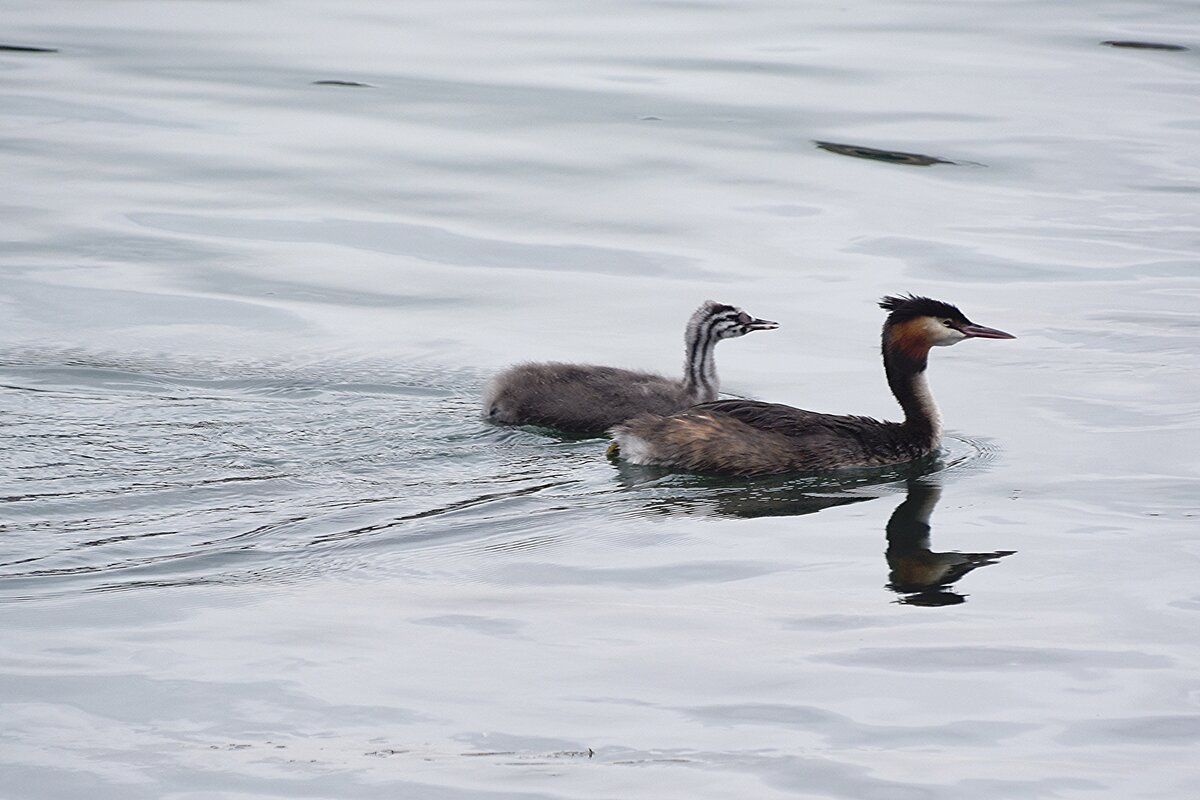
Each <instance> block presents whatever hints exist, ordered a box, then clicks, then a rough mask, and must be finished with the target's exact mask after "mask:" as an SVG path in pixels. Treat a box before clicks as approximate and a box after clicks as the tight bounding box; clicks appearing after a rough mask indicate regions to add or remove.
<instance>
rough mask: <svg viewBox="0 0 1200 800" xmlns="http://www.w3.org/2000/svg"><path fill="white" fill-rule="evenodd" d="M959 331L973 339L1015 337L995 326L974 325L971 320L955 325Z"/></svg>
mask: <svg viewBox="0 0 1200 800" xmlns="http://www.w3.org/2000/svg"><path fill="white" fill-rule="evenodd" d="M956 327H957V328H958V330H959V332H960V333H963V334H966V335H967V336H970V337H972V338H974V339H1015V338H1017V337H1015V336H1013V335H1012V334H1011V333H1005V332H1004V331H998V330H996V329H995V328H985V327H984V326H983V325H976V324H975V323H973V322H970V323H967V324H966V325H958V326H956Z"/></svg>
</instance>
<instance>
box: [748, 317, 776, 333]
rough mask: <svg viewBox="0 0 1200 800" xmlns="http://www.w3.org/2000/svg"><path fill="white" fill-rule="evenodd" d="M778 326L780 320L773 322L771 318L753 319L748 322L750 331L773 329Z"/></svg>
mask: <svg viewBox="0 0 1200 800" xmlns="http://www.w3.org/2000/svg"><path fill="white" fill-rule="evenodd" d="M778 327H779V323H778V322H771V320H769V319H752V320H750V321H749V322H747V323H746V330H748V331H773V330H775V329H776V328H778Z"/></svg>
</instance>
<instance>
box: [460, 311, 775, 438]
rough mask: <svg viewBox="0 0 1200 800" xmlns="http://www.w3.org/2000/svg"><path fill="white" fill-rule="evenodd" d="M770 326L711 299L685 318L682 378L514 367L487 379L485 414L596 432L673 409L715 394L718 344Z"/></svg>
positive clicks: (570, 367)
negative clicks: (641, 416)
mask: <svg viewBox="0 0 1200 800" xmlns="http://www.w3.org/2000/svg"><path fill="white" fill-rule="evenodd" d="M777 327H779V325H778V324H777V323H774V322H768V321H767V320H763V319H755V318H753V317H751V316H750V315H749V314H747V313H746V312H745V311H742V310H741V309H740V308H735V307H733V306H728V305H723V304H721V303H714V302H713V301H711V300H710V301H708V302H707V303H705V304H704V305H702V306H700V308H698V309H697V310H696V313H694V314H693V315H692V317H691V319H690V320H689V321H688V325H687V330H686V332H685V334H684V341H685V344H686V355H685V360H684V365H683V368H684V375H683V379H682V380H679V379H671V378H666V377H664V376H662V375H654V374H652V373H648V372H636V371H633V370H627V369H618V368H616V367H601V366H593V365H591V364H561V363H556V362H550V363H540V364H518V365H516V366H515V367H510V368H508V369H507V370H505V371H503V372H501V373H500V374H499V375H497V376H496V377H495V378H493V379H492V381H491V383H489V384H488V387H487V389H486V390H485V391H484V395H483V411H484V415H485V416H486V417H488V418H489V419H490V420H492V421H493V422H497V423H500V424H504V425H542V426H545V427H548V428H557V429H558V430H561V431H566V432H568V433H578V434H597V435H598V434H602V433H604V431H606V430H607V429H608V428H610V427H612V426H613V425H616V424H617V423H618V422H623V421H625V420H627V419H629V418H630V417H636V416H637V415H638V414H646V413H650V414H664V415H665V414H674V413H675V412H676V411H681V410H683V409H685V408H687V407H688V406H691V405H695V404H696V403H703V402H705V401H708V400H715V399H716V398H717V388H718V382H717V368H716V363H715V361H714V359H713V350H714V349H715V348H716V346H717V342H719V341H721V340H722V339H732V338H735V337H738V336H744V335H746V334H747V333H749V332H750V331H766V330H771V329H772V328H777Z"/></svg>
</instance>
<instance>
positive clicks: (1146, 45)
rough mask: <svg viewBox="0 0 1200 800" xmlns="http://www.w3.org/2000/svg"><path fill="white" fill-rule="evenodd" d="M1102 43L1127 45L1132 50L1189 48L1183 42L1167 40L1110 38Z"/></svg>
mask: <svg viewBox="0 0 1200 800" xmlns="http://www.w3.org/2000/svg"><path fill="white" fill-rule="evenodd" d="M1100 44H1106V45H1108V46H1109V47H1127V48H1130V49H1132V50H1172V51H1178V50H1187V49H1188V48H1186V47H1184V46H1183V45H1181V44H1166V43H1165V42H1139V41H1133V40H1112V39H1109V40H1108V41H1104V42H1101V43H1100Z"/></svg>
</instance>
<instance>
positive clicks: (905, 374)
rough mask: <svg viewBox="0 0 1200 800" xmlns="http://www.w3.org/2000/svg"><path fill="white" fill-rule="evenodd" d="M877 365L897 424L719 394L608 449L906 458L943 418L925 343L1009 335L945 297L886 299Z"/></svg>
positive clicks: (691, 460)
mask: <svg viewBox="0 0 1200 800" xmlns="http://www.w3.org/2000/svg"><path fill="white" fill-rule="evenodd" d="M879 306H880V307H881V308H883V309H884V310H885V311H889V312H891V313H890V314H888V317H887V321H886V322H884V324H883V368H884V371H885V372H886V373H887V380H888V386H890V387H891V390H892V394H893V395H895V396H896V400H897V401H899V403H900V407H901V408H902V409H903V410H904V421H903V422H881V421H879V420H876V419H871V418H870V417H856V416H839V415H834V414H819V413H817V412H815V411H803V410H801V409H799V408H792V407H791V406H785V405H780V404H778V403H760V402H756V401H753V400H721V401H718V402H715V403H705V404H703V405H698V406H696V407H694V408H689V409H687V410H686V411H683V412H680V413H677V414H674V415H670V416H668V415H654V414H643V415H641V416H639V417H634V418H633V419H630V420H629V421H627V422H625V423H623V424H621V425H617V426H616V427H614V428H613V429H612V430H611V431H610V432H611V433H612V436H613V438H614V439H616V442H615V443H614V444H613V445H612V447H610V448H609V452H610V453H617V454H619V455H620V456H621V457H623V458H625V459H626V460H627V461H630V462H632V463H634V464H653V465H658V466H665V467H675V468H678V469H686V470H692V471H695V472H712V473H718V474H724V475H770V474H774V473H781V472H801V471H814V470H828V469H838V468H841V467H873V466H885V465H888V464H900V463H903V462H906V461H912V460H914V459H917V458H920V457H921V456H924V455H926V454H928V453H929V452H931V451H932V450H933V449H934V448H936V447H937V446H938V442H939V441H940V439H941V435H942V420H941V416H940V415H939V413H938V408H937V405H936V404H935V403H934V401H933V395H931V394H930V393H929V385H928V384H927V383H926V380H925V367H926V364H927V360H928V356H929V349H930V348H931V347H943V346H947V345H952V344H957V343H959V342H961V341H962V340H963V339H1012V338H1015V337H1013V336H1012V335H1011V334H1007V333H1005V332H1004V331H998V330H995V329H994V328H985V327H983V326H982V325H976V324H975V323H973V322H971V321H970V320H969V319H967V318H966V316H965V315H964V314H963V313H962V312H961V311H959V310H958V309H957V308H955V307H954V306H952V305H950V304H949V303H943V302H941V301H939V300H931V299H929V298H928V297H915V296H913V295H909V296H907V297H885V298H883V299H882V300H881V301H880V303H879Z"/></svg>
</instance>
